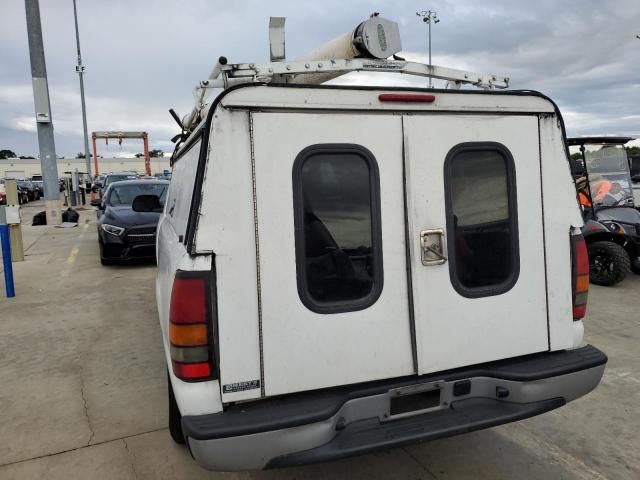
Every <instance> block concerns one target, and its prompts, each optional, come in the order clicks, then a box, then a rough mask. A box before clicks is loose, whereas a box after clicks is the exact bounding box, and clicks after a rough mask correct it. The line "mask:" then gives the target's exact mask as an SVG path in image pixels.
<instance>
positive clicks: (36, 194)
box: [17, 180, 40, 202]
mask: <svg viewBox="0 0 640 480" xmlns="http://www.w3.org/2000/svg"><path fill="white" fill-rule="evenodd" d="M17 183H18V186H19V187H20V188H21V189H23V190H25V191H26V192H27V200H28V201H30V202H31V201H35V200H40V190H39V189H38V187H36V186H35V185H34V184H33V182H31V181H30V180H18V181H17Z"/></svg>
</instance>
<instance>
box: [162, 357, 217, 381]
mask: <svg viewBox="0 0 640 480" xmlns="http://www.w3.org/2000/svg"><path fill="white" fill-rule="evenodd" d="M171 364H172V365H173V373H175V375H176V377H178V378H180V379H182V380H202V379H203V378H209V377H210V376H211V366H210V365H209V363H207V362H203V363H180V362H176V361H175V360H172V361H171Z"/></svg>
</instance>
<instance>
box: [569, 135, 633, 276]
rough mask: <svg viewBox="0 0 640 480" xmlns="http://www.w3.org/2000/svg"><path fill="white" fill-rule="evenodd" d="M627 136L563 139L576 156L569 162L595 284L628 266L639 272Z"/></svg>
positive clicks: (625, 271)
mask: <svg viewBox="0 0 640 480" xmlns="http://www.w3.org/2000/svg"><path fill="white" fill-rule="evenodd" d="M631 140H633V138H631V137H583V138H569V139H567V143H568V145H569V146H570V147H571V146H573V147H578V148H579V152H580V154H581V155H580V158H578V159H574V160H573V162H572V168H573V174H574V178H575V179H576V188H577V189H578V197H579V200H580V204H581V206H582V212H583V215H584V221H585V224H584V227H583V228H582V233H583V235H584V238H585V240H586V242H587V249H588V252H589V275H590V279H591V282H592V283H595V284H596V285H606V286H609V285H615V284H616V283H618V282H621V281H622V280H624V278H625V277H626V276H627V274H628V273H629V270H633V271H634V272H635V273H638V274H640V258H639V256H640V212H639V211H638V210H637V209H636V208H635V207H636V205H635V204H634V199H633V190H632V183H631V175H630V165H629V158H628V156H627V152H626V150H625V148H624V145H625V144H626V143H627V142H629V141H631Z"/></svg>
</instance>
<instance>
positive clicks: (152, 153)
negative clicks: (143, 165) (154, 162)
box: [136, 149, 164, 158]
mask: <svg viewBox="0 0 640 480" xmlns="http://www.w3.org/2000/svg"><path fill="white" fill-rule="evenodd" d="M141 157H144V153H136V158H141ZM149 157H150V158H158V157H164V152H163V151H162V150H158V149H155V150H149Z"/></svg>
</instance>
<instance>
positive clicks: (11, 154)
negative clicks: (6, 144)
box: [0, 150, 17, 160]
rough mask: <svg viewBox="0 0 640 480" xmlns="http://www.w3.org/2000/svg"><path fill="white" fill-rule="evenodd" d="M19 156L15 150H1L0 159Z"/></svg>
mask: <svg viewBox="0 0 640 480" xmlns="http://www.w3.org/2000/svg"><path fill="white" fill-rule="evenodd" d="M15 157H17V155H16V152H14V151H13V150H0V160H5V159H7V158H15Z"/></svg>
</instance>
